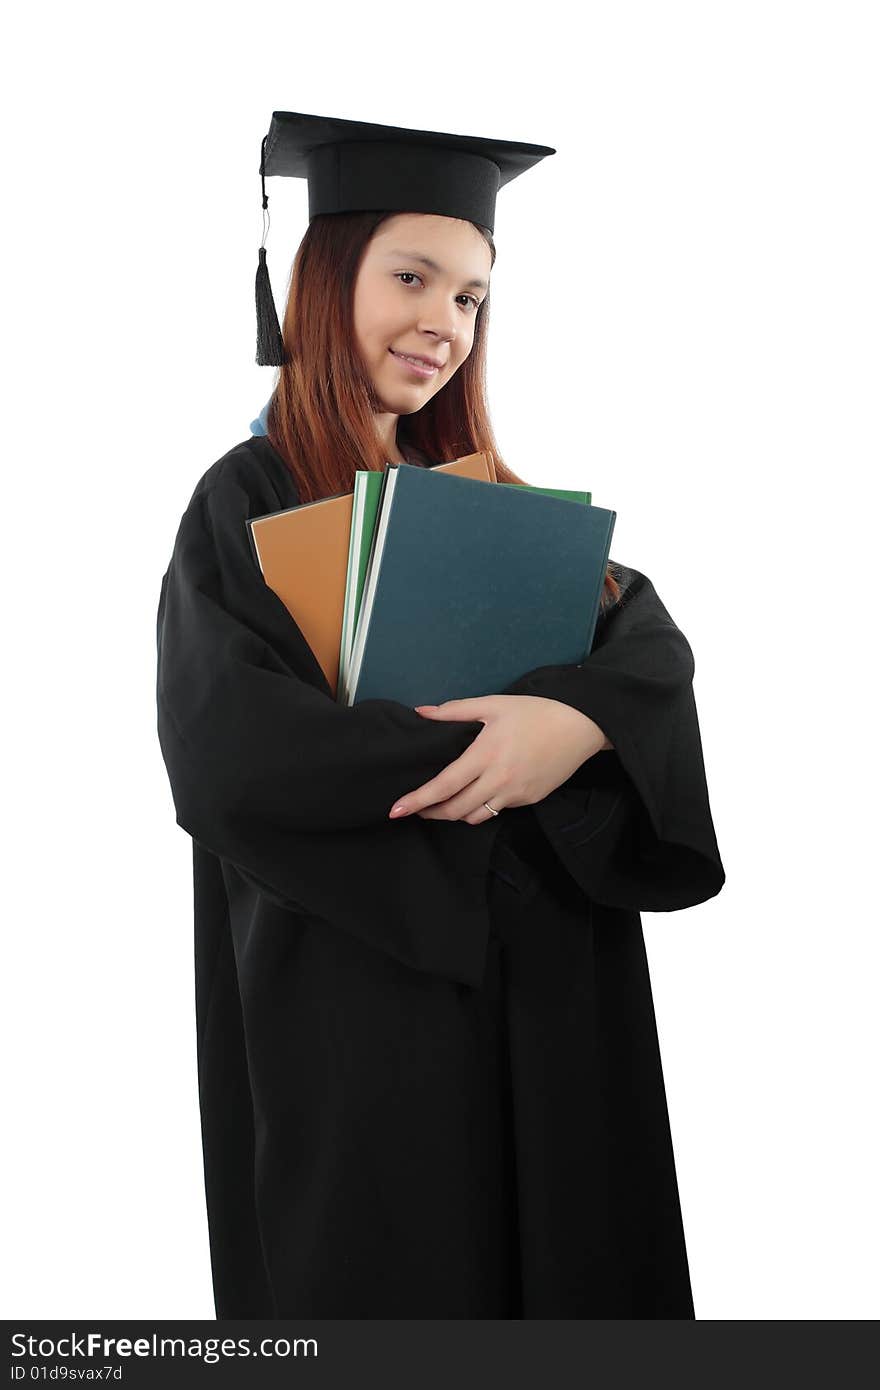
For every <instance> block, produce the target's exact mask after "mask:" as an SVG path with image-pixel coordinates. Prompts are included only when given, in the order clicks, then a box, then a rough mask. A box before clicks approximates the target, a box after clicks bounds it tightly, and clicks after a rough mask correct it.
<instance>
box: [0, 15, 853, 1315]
mask: <svg viewBox="0 0 880 1390" xmlns="http://www.w3.org/2000/svg"><path fill="white" fill-rule="evenodd" d="M315 8H316V9H317V10H318V11H319V13H320V16H321V17H320V18H318V19H314V18H310V16H309V14H308V13H307V12H306V10H307V7H305V6H299V5H291V4H289V3H285V4H269V3H258V0H251V3H249V4H248V5H247V6H236V7H235V8H234V9H233V7H227V6H223V5H222V4H217V3H215V4H212V5H210V6H208V5H192V4H191V5H187V4H185V3H176V4H174V5H163V4H153V5H151V6H150V7H146V6H144V7H143V8H142V9H140V10H138V9H135V8H134V7H131V6H125V5H118V6H117V5H112V6H111V5H97V4H88V3H85V4H83V3H80V4H77V5H71V6H61V5H60V4H57V3H56V4H44V5H43V6H41V7H39V8H37V9H34V10H33V11H31V12H29V17H28V18H23V17H22V13H23V10H22V7H18V13H17V15H16V17H15V18H14V19H13V20H12V21H11V22H10V21H7V40H8V42H7V51H6V54H5V60H4V69H5V71H4V78H3V83H2V84H0V85H2V103H3V108H4V110H3V123H2V128H3V132H4V145H5V149H4V155H3V167H4V173H5V178H4V182H5V185H6V193H7V199H6V207H7V211H6V213H5V215H4V219H3V223H2V228H3V238H4V251H3V257H2V267H3V279H4V290H3V303H4V320H5V323H4V327H5V332H4V334H3V338H4V345H3V354H4V359H5V360H4V371H3V382H4V385H5V386H6V387H7V397H6V405H5V411H4V416H5V418H4V431H3V434H4V470H3V500H4V510H5V527H4V543H3V546H2V557H3V568H4V584H3V591H4V597H5V619H4V648H5V656H6V659H7V665H6V677H5V681H4V697H5V705H6V711H5V717H4V721H3V723H4V729H5V733H6V753H5V756H4V784H5V796H4V801H5V808H6V812H7V816H8V820H7V830H6V833H5V836H4V845H5V848H6V850H7V859H6V865H5V868H4V872H3V907H4V935H3V939H4V949H5V970H4V982H5V990H4V994H5V1002H4V1008H3V1028H4V1034H5V1039H4V1059H5V1061H6V1064H7V1101H6V1105H5V1113H6V1115H7V1118H8V1125H7V1130H6V1142H5V1145H4V1152H3V1168H4V1173H3V1189H4V1194H5V1197H6V1201H7V1203H8V1210H7V1211H6V1212H5V1213H4V1217H3V1223H4V1232H5V1235H4V1242H3V1243H4V1247H5V1252H4V1253H5V1260H4V1266H5V1268H4V1283H5V1288H4V1289H3V1310H4V1315H5V1316H7V1317H24V1316H27V1317H30V1318H73V1317H78V1318H81V1317H84V1316H90V1317H101V1318H104V1319H109V1318H190V1317H192V1318H197V1317H206V1318H211V1317H213V1315H214V1310H213V1302H212V1297H211V1284H210V1268H209V1256H208V1240H207V1227H206V1220H205V1214H204V1193H203V1187H202V1169H201V1150H200V1136H199V1126H198V1108H197V1091H196V1073H195V1024H194V1000H193V961H192V950H193V948H192V917H191V913H192V884H191V863H190V841H189V838H188V837H187V835H186V834H185V833H184V832H183V831H182V830H181V829H180V828H179V827H178V826H177V825H176V824H175V819H174V813H173V808H172V802H171V795H170V789H169V786H168V782H167V778H166V774H165V770H164V765H163V764H162V761H161V756H160V751H159V746H158V741H157V738H156V732H155V699H154V680H155V613H156V606H157V603H158V596H159V585H160V580H161V576H162V574H163V572H164V569H165V567H166V565H167V563H168V559H169V556H170V552H171V547H172V544H173V540H174V535H175V531H176V528H177V524H178V521H179V518H180V514H181V513H182V511H183V509H184V507H185V506H186V503H187V501H188V499H189V497H190V494H191V492H192V490H193V488H194V486H195V484H196V482H197V481H198V478H199V476H200V475H201V474H202V473H203V472H204V470H205V469H206V468H208V467H209V466H210V465H211V464H212V463H213V462H214V461H215V459H217V458H218V457H219V456H220V455H221V454H222V453H225V452H226V450H227V449H228V448H230V447H231V446H232V445H233V444H235V443H236V442H238V441H239V440H241V439H243V438H244V437H245V436H246V435H247V434H248V432H249V430H248V426H249V422H250V420H251V419H252V418H253V416H255V415H256V414H257V412H258V411H259V409H260V407H261V406H262V405H263V403H264V401H265V400H266V398H267V397H268V395H269V393H270V391H271V388H272V382H273V372H272V370H271V369H269V368H259V367H257V366H256V365H255V363H254V341H255V329H254V310H253V280H254V271H255V269H256V263H257V248H258V245H259V242H260V237H261V232H262V216H261V211H260V182H259V176H258V172H257V170H258V163H259V152H260V141H261V138H262V136H263V135H264V133H265V131H266V130H267V128H268V123H269V119H270V115H271V112H272V110H273V109H275V108H278V109H288V110H299V111H307V112H313V113H316V114H321V115H338V116H346V117H351V118H356V119H364V120H371V121H378V122H384V123H388V124H394V125H406V126H410V125H411V126H420V127H422V128H424V129H431V130H449V131H455V132H459V133H463V134H480V135H490V136H499V137H503V138H507V139H514V140H525V141H531V142H535V143H539V144H547V145H551V146H554V147H555V148H556V150H557V151H558V153H557V154H556V155H555V156H553V157H551V158H548V159H545V160H544V161H543V162H542V163H541V164H540V165H538V167H537V168H536V169H534V170H532V171H531V172H530V173H529V174H527V175H525V176H523V177H522V178H521V179H519V180H518V181H516V182H515V183H514V184H512V185H510V187H509V188H506V189H502V190H501V192H500V194H499V199H498V206H497V220H496V229H495V231H496V241H497V244H498V259H497V263H496V266H495V270H494V272H493V277H492V282H493V283H492V323H491V333H490V349H489V385H490V404H491V407H492V415H493V421H494V424H495V428H496V433H497V436H498V440H499V445H500V448H501V450H502V452H503V455H504V457H505V458H506V459H507V460H508V462H509V463H510V464H511V465H512V466H513V467H514V469H516V470H517V471H518V472H519V473H520V475H521V476H524V477H526V478H527V479H528V480H529V481H531V482H534V483H546V484H548V485H556V486H560V487H585V488H588V489H591V490H592V493H593V501H594V502H595V503H596V504H597V505H601V506H606V507H613V508H615V509H616V510H617V512H618V521H617V528H616V532H615V538H614V545H613V546H612V555H613V557H614V558H616V559H618V560H621V561H623V562H624V563H626V564H629V565H632V566H634V567H635V568H637V569H640V570H642V571H643V572H644V573H647V574H648V575H650V576H651V578H652V579H653V581H654V583H655V586H656V588H657V590H658V592H659V594H660V596H661V597H662V598H663V600H664V602H665V603H666V605H667V607H668V608H669V610H670V612H671V614H672V616H673V618H674V619H675V620H676V622H677V623H678V624H679V626H680V627H681V628H682V629H683V630H684V632H685V633H686V635H687V636H688V638H689V640H690V642H691V645H692V647H693V648H694V652H695V656H696V668H697V669H696V682H695V684H696V695H697V704H698V709H699V714H700V721H701V728H702V733H703V740H704V752H705V758H706V766H707V773H708V779H709V788H710V795H711V803H712V810H713V814H714V819H715V825H716V830H717V833H718V839H719V844H720V847H721V852H722V858H723V860H724V864H725V868H726V871H727V875H728V881H727V884H726V885H725V887H724V889H723V891H722V893H721V894H720V896H719V897H717V898H716V899H713V900H711V901H709V902H707V903H705V904H702V905H701V906H699V907H695V908H691V909H689V910H687V911H683V912H679V913H676V914H672V915H668V914H645V916H644V924H645V934H646V939H647V942H648V949H649V954H650V962H651V970H652V978H653V983H654V991H655V1003H656V1009H657V1017H658V1025H659V1030H660V1041H661V1048H662V1052H663V1059H664V1072H665V1078H666V1085H667V1091H668V1099H669V1107H670V1116H671V1122H672V1129H673V1138H674V1142H675V1149H676V1159H677V1167H678V1177H679V1184H680V1188H681V1194H682V1203H683V1209H684V1218H685V1228H686V1234H687V1239H688V1248H689V1255H690V1262H691V1275H692V1280H693V1285H694V1296H695V1302H696V1310H697V1316H698V1318H700V1319H826V1318H828V1319H847V1318H855V1319H866V1318H873V1317H876V1316H877V1315H878V1313H880V1299H878V1296H877V1291H876V1285H875V1276H876V1250H877V1243H878V1234H880V1233H878V1229H877V1207H876V1196H875V1194H876V1188H877V1183H876V1173H877V1164H878V1154H877V1143H876V1139H877V1134H876V1120H875V1119H874V1118H873V1117H872V1112H874V1113H876V1089H877V1085H876V1083H877V1051H876V1030H875V1026H874V1019H875V1014H876V1005H875V997H876V993H877V965H878V947H877V936H878V913H877V890H876V881H877V880H876V870H877V862H878V850H877V847H876V843H875V840H876V826H877V821H876V816H875V806H876V799H877V764H876V740H875V738H874V716H872V715H871V714H870V708H871V707H872V706H873V702H872V700H871V696H872V694H873V696H874V698H875V699H876V688H875V689H874V690H873V691H872V689H871V685H870V682H869V659H870V658H871V657H872V656H873V655H874V653H875V648H876V644H877V632H876V605H875V603H874V601H873V591H874V588H875V575H876V570H875V564H874V560H875V555H876V550H877V539H876V510H875V508H876V488H875V474H876V470H877V464H878V401H877V380H878V375H877V374H878V365H880V364H878V345H877V333H878V311H880V293H878V288H880V286H878V260H880V256H878V248H880V217H878V193H877V171H878V163H877V155H878V151H877V141H876V132H877V130H878V122H880V111H878V99H877V88H878V84H877V71H878V59H880V52H878V43H877V39H876V33H875V32H872V23H873V22H875V21H876V20H877V10H876V7H875V6H873V5H870V4H855V3H846V0H835V2H834V3H833V4H832V3H823V4H818V3H809V2H808V0H807V2H806V3H805V2H804V0H801V2H800V3H797V4H795V3H780V0H760V3H755V2H754V0H736V3H724V4H719V3H715V4H713V3H706V2H705V0H703V3H680V2H677V3H621V2H620V0H615V2H614V3H613V4H611V3H609V4H590V3H586V4H582V5H581V6H580V7H575V8H571V7H570V6H568V5H565V6H563V5H562V4H558V3H544V4H542V5H540V6H539V7H537V8H536V9H535V11H534V13H532V14H529V13H528V12H527V11H523V12H521V13H519V14H518V15H517V14H514V12H513V11H512V10H511V9H510V7H509V6H508V5H497V6H496V5H489V4H482V5H481V4H479V3H468V4H458V3H447V4H444V5H443V6H442V7H437V6H431V7H424V6H418V7H409V6H407V7H403V8H402V9H401V8H397V7H384V6H381V5H380V6H353V5H343V6H340V5H334V6H332V7H331V6H318V7H315ZM573 23H577V24H578V26H579V27H578V29H577V31H574V30H573V29H572V24H573ZM268 186H269V193H270V211H271V214H272V225H271V231H270V235H269V241H268V248H269V265H270V268H271V271H272V277H273V281H274V286H275V296H276V300H277V302H278V304H279V307H280V306H281V304H282V303H283V299H284V294H285V290H286V283H287V276H288V273H289V269H290V264H291V262H292V259H293V254H294V252H295V249H296V245H297V243H298V241H299V239H300V237H301V236H302V234H303V232H304V230H305V226H306V216H307V204H306V189H305V184H304V183H301V182H300V181H298V180H281V179H274V180H269V181H268ZM872 1286H873V1287H872Z"/></svg>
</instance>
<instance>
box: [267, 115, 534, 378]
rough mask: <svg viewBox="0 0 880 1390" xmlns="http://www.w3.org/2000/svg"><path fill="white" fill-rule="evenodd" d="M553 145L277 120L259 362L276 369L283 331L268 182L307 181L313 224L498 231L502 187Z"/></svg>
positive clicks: (297, 118) (270, 155) (364, 124)
mask: <svg viewBox="0 0 880 1390" xmlns="http://www.w3.org/2000/svg"><path fill="white" fill-rule="evenodd" d="M555 153H556V151H555V150H554V149H551V148H550V147H549V145H526V144H522V143H520V142H519V141H516V140H490V139H486V138H483V137H481V136H477V135H449V134H446V133H445V132H443V131H436V130H408V129H406V128H405V127H403V126H393V125H375V124H374V123H373V122H371V121H347V120H343V119H342V118H340V117H337V116H310V115H304V114H303V113H302V112H299V111H273V112H272V122H271V125H270V126H269V133H268V135H266V136H264V137H263V143H262V150H261V157H260V177H261V180H262V187H263V213H264V230H263V244H262V245H261V246H260V252H259V265H258V267H257V279H256V299H257V362H258V363H259V364H260V366H270V367H274V366H280V364H281V363H282V362H283V360H284V354H283V348H282V341H281V329H280V327H279V323H278V315H277V313H276V312H275V301H274V300H273V298H272V287H271V284H270V282H269V271H268V267H267V265H266V246H265V241H266V227H267V222H268V217H267V214H266V209H267V208H268V205H269V199H268V196H267V194H266V178H267V177H268V176H270V175H272V174H281V175H284V176H287V177H289V178H291V177H292V178H300V179H307V180H308V186H309V221H311V219H312V218H313V217H317V216H318V215H319V214H320V213H327V212H367V211H376V212H427V213H437V214H439V215H440V216H442V217H460V218H462V219H464V220H466V221H468V222H476V223H478V224H479V225H480V226H483V227H487V228H488V229H489V231H490V232H493V231H494V230H495V198H496V195H497V193H498V190H499V188H501V187H503V185H504V184H506V183H510V181H511V179H515V178H516V177H517V176H518V175H519V174H523V173H525V171H526V170H527V169H531V167H532V165H533V164H537V163H538V161H539V160H540V159H543V158H544V156H545V155H548V154H555Z"/></svg>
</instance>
